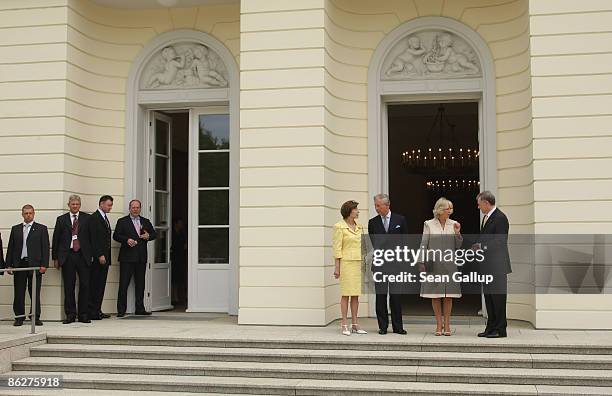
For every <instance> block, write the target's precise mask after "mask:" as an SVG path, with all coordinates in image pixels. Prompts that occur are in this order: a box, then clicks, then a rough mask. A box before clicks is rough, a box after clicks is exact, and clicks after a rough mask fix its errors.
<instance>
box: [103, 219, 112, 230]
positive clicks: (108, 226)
mask: <svg viewBox="0 0 612 396" xmlns="http://www.w3.org/2000/svg"><path fill="white" fill-rule="evenodd" d="M104 220H106V228H108V230H109V231H110V229H111V226H110V221H108V217H106V216H104Z"/></svg>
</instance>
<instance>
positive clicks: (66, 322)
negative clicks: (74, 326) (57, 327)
mask: <svg viewBox="0 0 612 396" xmlns="http://www.w3.org/2000/svg"><path fill="white" fill-rule="evenodd" d="M75 321H76V318H74V317H69V318H66V319H64V320H63V321H62V324H70V323H74V322H75Z"/></svg>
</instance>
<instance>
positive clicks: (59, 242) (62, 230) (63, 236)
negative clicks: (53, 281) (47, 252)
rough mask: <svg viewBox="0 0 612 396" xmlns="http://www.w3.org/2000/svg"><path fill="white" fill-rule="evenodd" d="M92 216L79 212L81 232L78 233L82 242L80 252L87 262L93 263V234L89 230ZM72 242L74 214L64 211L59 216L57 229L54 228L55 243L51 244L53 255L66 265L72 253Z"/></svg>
mask: <svg viewBox="0 0 612 396" xmlns="http://www.w3.org/2000/svg"><path fill="white" fill-rule="evenodd" d="M90 218H91V216H90V215H89V214H87V213H84V212H79V217H78V219H79V232H78V234H77V236H78V239H79V244H80V248H81V249H80V250H79V253H80V254H81V255H82V256H83V258H84V259H85V262H86V263H87V264H91V235H90V232H89V221H90ZM71 242H72V214H71V213H70V212H68V213H64V214H63V215H61V216H58V217H57V220H56V221H55V229H54V230H53V243H52V244H51V256H52V258H53V260H57V261H58V262H59V265H64V263H65V262H66V260H67V259H68V255H69V254H70V244H71Z"/></svg>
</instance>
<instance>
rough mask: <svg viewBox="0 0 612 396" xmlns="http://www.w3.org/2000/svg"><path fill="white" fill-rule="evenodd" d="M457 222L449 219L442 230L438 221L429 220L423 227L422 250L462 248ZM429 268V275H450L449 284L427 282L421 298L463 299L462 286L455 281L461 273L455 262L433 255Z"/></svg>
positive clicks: (422, 287)
mask: <svg viewBox="0 0 612 396" xmlns="http://www.w3.org/2000/svg"><path fill="white" fill-rule="evenodd" d="M454 226H455V221H454V220H451V219H448V220H446V223H445V224H444V228H442V224H440V221H438V219H435V218H434V219H431V220H427V221H426V222H425V224H424V226H423V238H422V240H421V248H423V249H435V250H438V249H439V250H441V251H442V252H444V251H445V250H447V249H450V250H453V251H454V250H456V249H458V248H460V247H461V244H462V243H463V237H462V236H461V234H459V235H457V234H455V229H454ZM432 256H435V257H432V258H433V260H431V261H430V262H429V263H428V265H427V267H428V271H427V275H448V276H449V278H450V280H449V281H448V282H425V283H421V297H424V298H443V297H453V298H459V297H461V284H460V283H459V282H455V281H454V280H453V277H452V275H453V273H454V272H457V271H459V270H458V269H457V265H456V264H455V262H454V261H453V260H444V258H445V257H444V255H442V257H440V256H439V255H432Z"/></svg>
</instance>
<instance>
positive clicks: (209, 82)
mask: <svg viewBox="0 0 612 396" xmlns="http://www.w3.org/2000/svg"><path fill="white" fill-rule="evenodd" d="M227 86H228V76H227V69H226V67H225V65H224V64H223V62H222V61H221V58H220V57H219V55H217V54H216V53H215V52H214V51H213V50H212V49H210V48H209V47H207V46H206V45H203V44H199V43H177V44H173V45H169V46H167V47H164V48H162V49H161V50H160V51H159V52H158V53H157V54H155V55H154V56H153V57H152V58H151V60H150V61H149V62H148V63H147V65H146V66H145V67H144V70H143V73H142V77H141V80H140V88H141V89H147V90H160V89H181V88H184V89H187V88H189V89H193V88H219V87H220V88H224V87H227Z"/></svg>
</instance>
